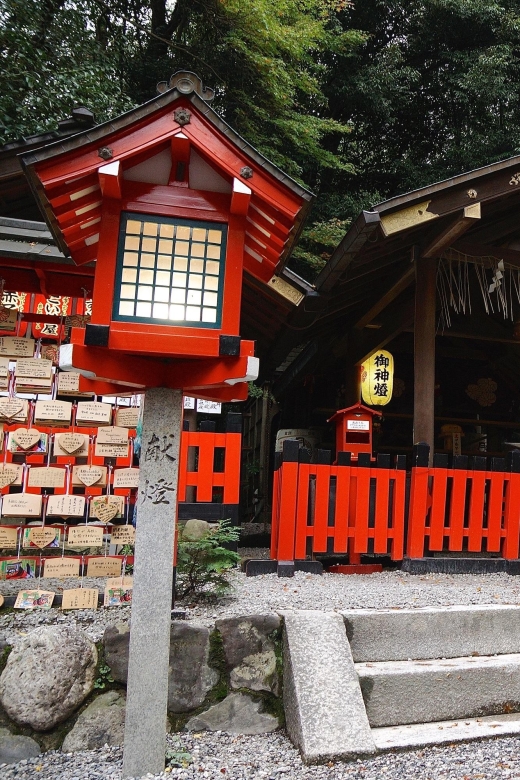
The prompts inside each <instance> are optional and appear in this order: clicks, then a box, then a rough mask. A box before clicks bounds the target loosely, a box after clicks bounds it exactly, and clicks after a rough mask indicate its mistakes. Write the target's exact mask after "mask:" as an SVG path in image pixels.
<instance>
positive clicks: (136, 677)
mask: <svg viewBox="0 0 520 780" xmlns="http://www.w3.org/2000/svg"><path fill="white" fill-rule="evenodd" d="M182 412H183V410H182V392H181V391H180V390H168V389H166V388H153V389H151V390H148V391H147V392H146V395H145V400H144V415H143V433H142V445H141V460H140V476H139V503H138V507H137V527H136V535H135V565H134V592H133V599H132V616H131V632H130V652H129V662H128V686H127V704H126V722H125V738H124V753H123V777H124V778H126V777H141V776H142V775H145V774H147V773H148V772H151V773H152V774H159V773H160V772H162V771H163V770H164V760H165V750H166V710H167V702H168V660H169V652H170V623H171V615H170V610H171V594H172V582H173V550H174V542H175V522H176V514H177V484H178V473H179V451H180V436H181V428H182Z"/></svg>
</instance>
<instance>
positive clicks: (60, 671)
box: [0, 626, 98, 731]
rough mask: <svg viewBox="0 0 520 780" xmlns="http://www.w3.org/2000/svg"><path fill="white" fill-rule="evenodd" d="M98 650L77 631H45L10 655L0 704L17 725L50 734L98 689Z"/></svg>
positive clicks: (1, 682) (0, 679)
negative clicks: (93, 690)
mask: <svg viewBox="0 0 520 780" xmlns="http://www.w3.org/2000/svg"><path fill="white" fill-rule="evenodd" d="M97 658H98V654H97V650H96V646H95V644H94V643H93V642H92V641H91V640H90V639H89V638H88V637H87V636H86V634H84V633H83V632H82V631H79V630H78V629H76V628H74V627H72V626H40V627H39V628H36V629H35V630H34V631H32V632H31V633H30V634H28V635H27V636H25V637H23V639H21V640H20V641H19V642H18V643H17V644H16V645H15V647H14V649H13V650H12V651H11V653H10V654H9V658H8V659H7V663H6V666H5V669H4V671H3V672H2V675H1V676H0V703H1V704H2V706H3V707H4V709H5V711H6V712H7V714H8V715H9V717H10V718H12V719H13V720H14V721H15V723H18V724H20V725H24V726H25V725H28V726H31V727H32V728H33V729H36V731H48V730H49V729H52V728H53V726H55V725H56V724H57V723H61V722H62V721H64V720H66V719H67V718H68V717H69V716H70V715H72V713H73V712H74V711H75V710H76V709H77V708H78V707H79V706H80V704H81V703H82V702H83V701H84V700H85V699H86V697H87V696H88V695H89V693H90V692H91V691H92V689H93V687H94V681H95V677H96V665H97Z"/></svg>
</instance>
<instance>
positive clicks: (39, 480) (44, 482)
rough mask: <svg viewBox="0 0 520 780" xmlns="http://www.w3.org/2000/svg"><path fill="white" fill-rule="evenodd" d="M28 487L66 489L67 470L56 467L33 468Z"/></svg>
mask: <svg viewBox="0 0 520 780" xmlns="http://www.w3.org/2000/svg"><path fill="white" fill-rule="evenodd" d="M28 485H29V487H39V488H62V487H65V469H58V468H55V467H54V466H43V467H39V466H32V467H31V469H30V470H29V480H28Z"/></svg>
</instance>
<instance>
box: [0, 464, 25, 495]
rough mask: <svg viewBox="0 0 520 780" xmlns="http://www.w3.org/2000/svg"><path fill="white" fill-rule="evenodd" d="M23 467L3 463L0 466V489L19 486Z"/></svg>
mask: <svg viewBox="0 0 520 780" xmlns="http://www.w3.org/2000/svg"><path fill="white" fill-rule="evenodd" d="M22 479H23V466H22V465H21V463H4V464H2V465H1V466H0V489H2V488H5V487H7V486H8V485H21V484H22Z"/></svg>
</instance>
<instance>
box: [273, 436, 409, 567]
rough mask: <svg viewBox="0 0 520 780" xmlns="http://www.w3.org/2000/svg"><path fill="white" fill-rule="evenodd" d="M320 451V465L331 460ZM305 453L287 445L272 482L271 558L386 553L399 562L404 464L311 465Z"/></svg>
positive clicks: (345, 461) (343, 460) (344, 457)
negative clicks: (321, 554) (323, 554)
mask: <svg viewBox="0 0 520 780" xmlns="http://www.w3.org/2000/svg"><path fill="white" fill-rule="evenodd" d="M329 456H330V453H326V451H322V452H321V454H320V455H319V456H318V460H319V459H321V460H322V461H325V460H327V459H330V457H329ZM309 461H310V458H309V453H308V451H307V450H304V449H299V447H298V443H297V442H291V441H288V442H284V449H283V453H280V457H279V458H278V462H277V464H276V466H277V468H276V470H275V476H274V494H273V518H272V545H271V557H272V558H274V559H277V560H279V561H290V560H301V559H304V558H305V557H306V555H308V554H315V553H316V554H320V553H330V554H337V555H338V554H349V556H350V558H351V560H354V558H355V556H359V555H361V554H363V553H382V554H385V555H390V556H391V558H393V559H395V560H401V559H402V557H403V551H404V549H403V548H404V532H405V525H404V524H405V497H406V471H405V470H404V468H403V467H404V462H403V459H402V458H399V459H398V461H397V466H398V467H397V468H390V457H389V456H380V457H379V458H378V461H377V462H376V463H375V464H372V463H371V462H370V458H369V457H367V458H363V457H360V460H359V461H358V463H357V465H350V458H349V457H348V454H347V453H342V454H341V456H340V458H339V462H338V465H335V466H332V465H330V463H326V462H321V463H319V462H318V463H310V462H309Z"/></svg>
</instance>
